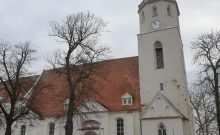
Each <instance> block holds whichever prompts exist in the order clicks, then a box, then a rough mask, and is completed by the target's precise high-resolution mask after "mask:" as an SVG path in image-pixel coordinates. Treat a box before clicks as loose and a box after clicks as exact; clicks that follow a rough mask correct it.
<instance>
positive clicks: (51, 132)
mask: <svg viewBox="0 0 220 135" xmlns="http://www.w3.org/2000/svg"><path fill="white" fill-rule="evenodd" d="M54 129H55V123H53V122H51V123H50V124H49V135H54Z"/></svg>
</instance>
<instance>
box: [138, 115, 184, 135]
mask: <svg viewBox="0 0 220 135" xmlns="http://www.w3.org/2000/svg"><path fill="white" fill-rule="evenodd" d="M161 122H162V123H163V124H164V125H165V129H166V134H167V135H184V134H183V133H184V132H183V124H182V120H181V119H180V118H179V119H178V118H176V119H169V118H167V119H161V120H159V119H155V120H150V119H148V120H143V121H142V131H143V133H144V135H157V134H158V127H159V124H160V123H161Z"/></svg>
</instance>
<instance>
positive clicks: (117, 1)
mask: <svg viewBox="0 0 220 135" xmlns="http://www.w3.org/2000/svg"><path fill="white" fill-rule="evenodd" d="M141 1H142V0H0V39H4V40H8V41H10V42H11V43H15V42H18V41H25V40H30V41H31V43H32V44H33V46H34V48H35V49H36V50H37V51H38V56H40V58H39V62H37V63H36V64H35V65H34V66H33V70H34V71H35V72H37V73H40V72H41V71H42V69H44V68H45V62H44V61H43V56H45V55H46V54H48V53H50V52H51V51H52V50H55V49H57V48H59V47H60V46H61V45H59V44H57V43H56V42H55V40H54V39H53V38H52V37H49V36H48V35H49V32H50V22H51V21H59V20H61V19H62V18H64V17H65V16H66V15H69V14H73V13H78V12H81V11H82V12H87V11H90V12H91V13H94V14H95V15H96V16H100V17H102V18H103V19H104V20H105V21H106V22H108V26H107V28H106V30H107V31H108V32H105V33H103V36H102V41H103V42H104V43H106V44H107V45H108V46H110V47H111V50H112V54H111V55H112V56H113V57H114V58H119V57H129V56H137V55H138V52H137V34H138V33H139V22H138V21H139V19H138V13H137V10H138V5H139V4H140V3H141ZM178 5H179V8H180V28H181V33H182V39H183V44H184V52H185V61H186V70H187V74H188V79H189V81H191V80H192V78H193V74H194V73H195V71H196V70H195V69H196V68H195V66H193V65H192V61H191V58H192V57H191V55H192V52H191V51H190V43H191V42H192V41H193V40H194V39H195V37H196V35H198V34H199V33H201V32H205V31H209V30H211V29H220V0H178Z"/></svg>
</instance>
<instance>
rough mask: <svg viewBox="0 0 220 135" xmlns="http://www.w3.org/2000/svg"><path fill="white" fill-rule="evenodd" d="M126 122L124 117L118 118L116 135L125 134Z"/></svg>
mask: <svg viewBox="0 0 220 135" xmlns="http://www.w3.org/2000/svg"><path fill="white" fill-rule="evenodd" d="M124 129H125V123H124V119H123V118H117V119H116V135H125V130H124Z"/></svg>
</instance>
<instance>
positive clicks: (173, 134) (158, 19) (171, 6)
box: [138, 0, 194, 135]
mask: <svg viewBox="0 0 220 135" xmlns="http://www.w3.org/2000/svg"><path fill="white" fill-rule="evenodd" d="M138 13H139V17H140V34H138V50H139V74H140V93H141V106H142V113H141V125H142V126H141V130H142V135H194V128H193V120H192V119H193V118H192V110H191V107H190V103H189V98H188V95H187V93H188V89H187V81H186V72H185V64H184V57H183V47H182V46H183V45H182V40H181V35H180V29H179V15H180V13H179V9H178V5H177V2H176V0H144V1H143V2H142V3H141V4H140V5H139V11H138Z"/></svg>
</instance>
